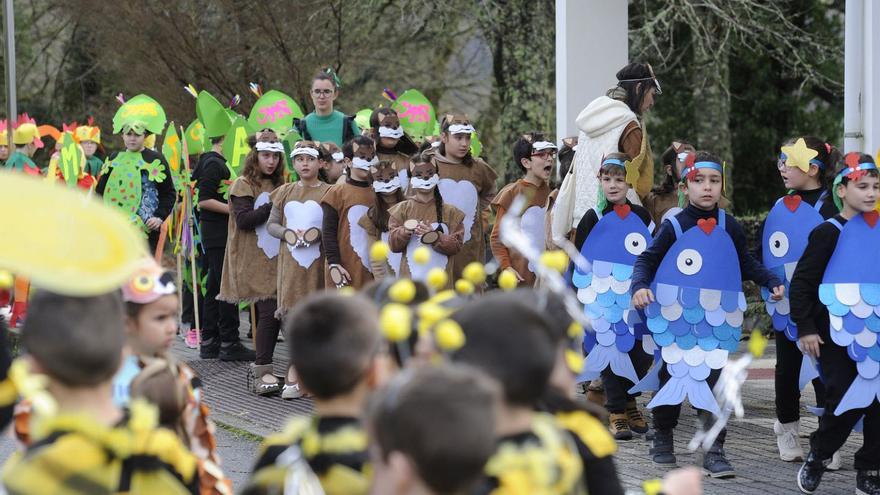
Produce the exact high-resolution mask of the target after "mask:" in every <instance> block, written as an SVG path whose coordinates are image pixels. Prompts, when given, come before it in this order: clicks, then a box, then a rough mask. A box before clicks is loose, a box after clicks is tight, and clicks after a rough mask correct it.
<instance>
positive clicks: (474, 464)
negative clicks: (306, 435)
mask: <svg viewBox="0 0 880 495" xmlns="http://www.w3.org/2000/svg"><path fill="white" fill-rule="evenodd" d="M499 395H500V394H499V392H498V386H497V385H496V384H495V383H494V382H492V381H491V380H490V379H489V378H487V377H486V376H485V375H483V374H482V373H480V372H479V370H475V369H470V368H468V367H463V366H461V365H458V366H452V365H448V364H445V365H439V366H424V367H419V368H412V369H407V370H405V371H403V372H402V373H400V374H399V375H397V376H396V377H394V378H393V379H392V380H391V382H389V383H388V385H387V386H386V387H385V388H383V389H382V390H381V391H379V392H378V393H377V394H376V395H375V396H374V397H373V398H372V399H371V400H370V403H369V406H368V408H367V411H368V412H367V430H368V431H369V432H370V434H371V436H372V437H373V442H374V443H375V445H376V446H377V447H378V448H379V453H380V454H381V456H382V458H383V459H384V460H386V461H387V460H388V457H389V455H390V454H391V453H392V452H399V453H401V454H403V455H404V456H406V457H407V458H408V460H409V461H410V462H412V465H413V467H414V470H415V472H416V473H417V475H418V477H419V478H420V479H421V480H422V481H423V482H424V483H425V485H427V487H428V488H429V490H431V491H433V492H434V493H463V492H464V491H465V490H467V489H469V488H470V487H471V486H472V485H473V484H474V483H475V482H476V481H477V480H478V479H480V477H481V475H482V472H483V466H484V465H485V463H486V461H488V460H489V457H491V455H492V453H493V452H494V450H495V414H494V410H495V405H496V404H497V402H498V396H499Z"/></svg>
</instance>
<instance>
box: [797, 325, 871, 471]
mask: <svg viewBox="0 0 880 495" xmlns="http://www.w3.org/2000/svg"><path fill="white" fill-rule="evenodd" d="M823 340H825V342H827V343H826V344H824V345H823V346H822V347H821V349H820V354H819V365H820V366H821V367H822V376H823V377H824V378H825V414H823V415H822V418H821V419H820V420H819V428H818V429H817V430H816V431H814V432H813V434H812V435H810V450H811V451H812V452H813V453H814V454H815V455H816V456H817V457H819V459H828V458H830V457H831V456H832V455H834V453H835V452H837V450H839V449H840V447H842V446H843V444H844V443H845V442H846V439H847V437H849V434H850V432H851V431H852V429H853V426H855V424H856V423H857V422H858V421H859V419H860V418H861V417H862V415H864V416H865V422H864V425H865V428H864V430H863V431H862V434H863V435H864V439H863V442H862V448H860V449H859V450H858V451H857V452H856V455H855V462H854V465H855V468H856V469H859V470H875V469H880V403H878V402H877V400H876V399H874V401H873V402H871V405H870V406H868V407H866V408H864V409H851V410H849V411H847V412H845V413H843V414H841V415H840V416H835V415H834V410H835V409H837V405H838V404H839V403H840V400H841V399H842V398H843V395H844V394H845V393H846V391H847V389H849V386H850V384H851V383H852V381H853V379H854V378H855V377H856V375H857V374H858V372H857V371H856V364H855V363H854V362H853V361H852V360H851V359H850V358H849V356H848V355H847V352H846V348H845V347H841V346H839V345H837V344H835V343H833V342H831V339H830V337H828V336H827V335H826V336H825V337H823Z"/></svg>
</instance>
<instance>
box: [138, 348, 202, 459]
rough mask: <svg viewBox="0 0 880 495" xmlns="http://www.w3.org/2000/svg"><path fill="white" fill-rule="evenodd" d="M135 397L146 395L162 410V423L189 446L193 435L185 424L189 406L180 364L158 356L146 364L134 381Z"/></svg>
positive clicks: (160, 423)
mask: <svg viewBox="0 0 880 495" xmlns="http://www.w3.org/2000/svg"><path fill="white" fill-rule="evenodd" d="M131 396H132V398H136V397H142V398H144V399H146V400H147V401H148V402H150V403H152V404H154V405H155V406H156V408H157V409H158V410H159V411H158V412H159V426H161V427H163V428H167V429H169V430H171V431H173V432H174V433H176V434H177V436H178V438H180V440H181V441H182V442H183V444H184V445H186V446H187V447H188V446H189V445H190V438H189V435H187V433H186V427H185V426H184V424H183V420H182V418H183V413H184V411H185V410H186V406H187V391H186V389H185V388H184V386H183V384H182V383H181V382H180V375H179V373H178V371H177V366H176V365H175V364H173V363H171V362H169V361H166V360H164V359H157V360H155V361H153V362H151V363H149V364H147V366H146V367H144V369H143V370H141V372H140V373H138V374H137V376H135V377H134V380H132V382H131Z"/></svg>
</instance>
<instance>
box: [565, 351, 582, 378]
mask: <svg viewBox="0 0 880 495" xmlns="http://www.w3.org/2000/svg"><path fill="white" fill-rule="evenodd" d="M565 364H566V365H568V369H570V370H571V371H572V372H574V373H577V374H580V372H581V371H583V369H584V358H583V357H582V356H581V355H580V354H578V353H577V352H575V351H573V350H571V349H566V350H565Z"/></svg>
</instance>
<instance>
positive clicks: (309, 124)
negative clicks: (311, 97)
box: [305, 110, 361, 147]
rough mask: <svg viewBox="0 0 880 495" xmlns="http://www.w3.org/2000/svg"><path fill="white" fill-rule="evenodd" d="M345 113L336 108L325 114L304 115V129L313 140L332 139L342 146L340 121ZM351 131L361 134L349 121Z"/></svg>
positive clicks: (355, 125)
mask: <svg viewBox="0 0 880 495" xmlns="http://www.w3.org/2000/svg"><path fill="white" fill-rule="evenodd" d="M344 118H345V114H343V113H342V112H340V111H338V110H334V111H333V113H331V114H330V115H326V116H321V115H318V114H316V113H314V112H312V113H310V114H308V115H306V117H305V121H306V129H307V130H308V132H309V136H311V138H312V140H313V141H321V142H324V141H332V142H334V143H336V144H337V145H338V146H340V147H341V146H342V123H343V119H344ZM351 132H353V133H354V135H355V136H359V135H360V134H361V130H360V128H359V127H358V125H357V124H355V123H354V121H352V122H351Z"/></svg>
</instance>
